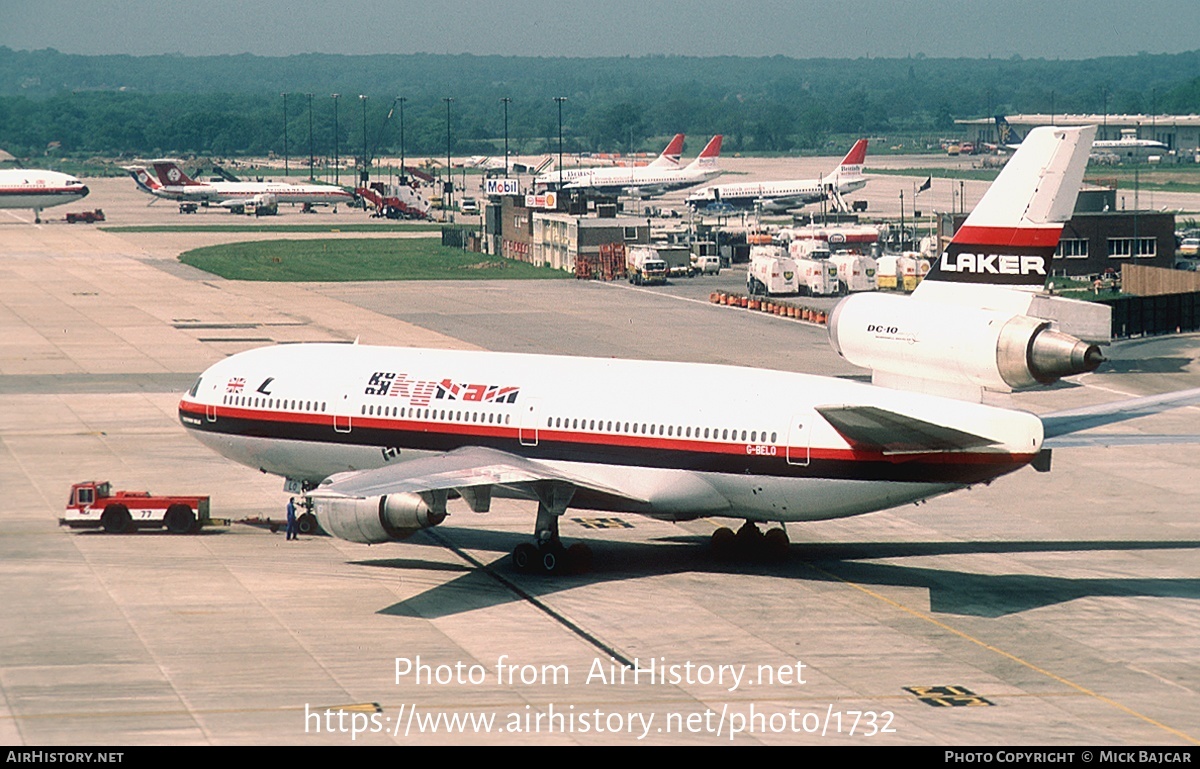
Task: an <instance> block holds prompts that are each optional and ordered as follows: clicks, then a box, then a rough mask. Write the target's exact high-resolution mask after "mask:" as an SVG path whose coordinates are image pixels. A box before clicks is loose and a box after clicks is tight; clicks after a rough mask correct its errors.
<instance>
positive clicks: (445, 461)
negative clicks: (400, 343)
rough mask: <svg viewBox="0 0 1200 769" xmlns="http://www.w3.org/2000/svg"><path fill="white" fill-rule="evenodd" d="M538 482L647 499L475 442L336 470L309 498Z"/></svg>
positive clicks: (372, 495)
mask: <svg viewBox="0 0 1200 769" xmlns="http://www.w3.org/2000/svg"><path fill="white" fill-rule="evenodd" d="M538 481H559V482H562V483H569V484H571V485H573V486H576V487H578V488H582V489H588V490H590V491H594V492H597V493H600V494H606V495H609V496H612V497H615V498H619V499H624V500H628V501H631V502H637V503H642V504H645V503H647V500H645V499H639V498H637V497H632V496H630V495H629V494H627V493H624V492H621V491H618V490H616V489H612V488H609V487H607V486H604V485H601V484H597V483H594V482H592V481H590V480H588V479H585V478H581V477H577V476H575V475H573V474H571V473H565V472H561V471H559V470H556V469H554V468H552V467H550V466H549V465H546V464H543V463H541V462H537V461H535V460H532V459H525V458H524V457H520V456H517V455H516V454H509V453H507V452H504V451H496V450H495V449H486V448H481V447H477V446H468V447H466V448H462V449H458V450H456V451H451V452H448V453H446V454H439V455H437V456H432V457H423V458H421V459H413V460H409V461H407V462H399V463H396V464H392V465H387V466H386V467H380V468H377V469H374V470H355V471H350V472H345V473H337V474H336V475H332V476H330V477H329V478H327V479H326V480H325V481H323V482H322V483H321V485H320V486H319V487H317V489H316V490H315V491H314V492H313V493H312V496H314V497H321V496H337V497H360V498H364V499H365V498H367V497H377V496H381V495H383V494H401V493H406V492H422V491H438V490H444V489H458V488H469V487H472V486H506V487H509V488H516V489H522V488H525V487H526V486H527V485H528V484H532V483H536V482H538Z"/></svg>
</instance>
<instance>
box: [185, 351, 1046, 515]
mask: <svg viewBox="0 0 1200 769" xmlns="http://www.w3.org/2000/svg"><path fill="white" fill-rule="evenodd" d="M699 381H702V382H704V387H696V386H695V383H696V382H699ZM848 404H849V405H854V406H858V407H863V406H870V407H877V408H879V409H881V410H883V411H886V412H888V413H900V414H904V415H906V416H908V417H911V418H912V419H913V420H919V421H921V422H926V423H937V424H938V425H946V426H947V427H948V429H955V430H961V431H962V432H964V433H971V434H973V435H982V436H986V437H987V438H988V439H989V441H990V442H991V443H990V445H988V446H986V447H984V448H980V449H977V450H970V451H962V450H957V451H940V452H939V451H928V450H921V451H910V452H905V451H903V450H900V451H883V450H879V449H878V448H873V449H872V448H863V447H862V446H854V445H851V443H849V442H848V441H847V440H846V439H845V438H843V437H842V435H841V434H839V432H838V431H837V430H835V429H834V427H833V426H832V425H831V424H830V423H829V422H828V421H826V419H825V418H824V417H822V415H821V414H820V413H818V412H817V411H816V408H817V407H830V406H832V407H838V406H844V405H848ZM179 415H180V419H181V421H182V422H183V424H184V426H185V427H186V428H188V429H189V430H190V431H191V432H192V433H193V434H195V435H196V437H197V438H199V439H200V440H201V441H202V442H204V443H205V444H207V445H208V446H210V447H211V448H213V449H214V450H216V451H218V452H219V453H221V454H223V455H225V456H226V457H229V458H230V459H233V460H235V461H237V462H240V463H242V464H245V465H248V466H250V467H254V468H257V469H261V470H263V471H265V472H268V473H274V474H277V475H281V476H284V477H285V478H289V479H292V480H295V481H302V482H305V483H306V484H308V485H309V486H315V485H316V484H317V483H319V482H321V481H322V480H324V479H326V478H328V477H329V476H331V475H334V474H335V473H339V472H345V471H359V470H371V469H375V468H381V467H384V466H387V465H394V464H399V463H403V462H405V461H407V460H412V459H417V458H421V457H427V456H436V455H442V454H445V453H446V452H451V451H454V450H456V449H461V448H463V447H479V448H485V449H491V450H496V451H499V452H505V453H506V454H509V455H515V456H517V457H521V458H524V459H527V460H532V461H534V462H537V463H541V464H545V465H548V466H550V467H553V468H556V469H557V470H559V471H562V472H563V473H564V474H567V475H570V476H571V477H573V478H576V479H582V482H581V483H579V484H578V488H577V490H576V491H575V494H574V498H573V499H572V501H571V506H572V507H585V508H598V509H605V510H614V511H623V512H632V513H640V514H644V515H650V516H654V517H660V518H665V519H671V520H686V519H690V518H696V517H699V516H707V515H715V516H722V515H724V516H730V517H734V518H742V519H746V520H755V521H802V520H817V519H825V518H835V517H842V516H849V515H857V514H860V513H865V512H870V511H874V510H880V509H884V508H888V507H893V506H895V505H898V504H903V503H906V502H911V501H914V500H919V499H923V498H927V497H930V496H934V495H937V494H941V493H945V492H948V491H951V490H953V489H956V488H960V487H962V486H965V485H970V484H974V483H979V482H986V481H990V480H991V479H993V478H995V477H998V476H1000V475H1003V474H1006V473H1009V472H1012V471H1013V470H1016V469H1018V468H1020V467H1022V466H1023V465H1025V464H1027V463H1028V462H1030V461H1031V460H1032V459H1033V457H1034V456H1035V455H1036V454H1037V453H1038V451H1039V449H1040V447H1041V437H1042V431H1041V422H1040V421H1039V420H1038V419H1037V418H1036V417H1035V416H1033V415H1031V414H1027V413H1024V412H1017V411H1008V410H1003V409H996V408H992V407H988V406H982V405H979V404H973V403H964V402H961V401H954V400H949V399H943V398H934V397H927V396H922V395H917V394H913V393H903V392H897V391H892V390H887V389H883V388H879V387H874V386H871V385H866V384H862V383H858V382H850V381H843V380H839V379H831V378H825V377H816V376H810V375H803V374H794V373H788V372H780V371H770V370H763V369H748V368H739V367H734V366H718V365H708V364H695V363H673V362H657V361H631V360H617V359H598V358H574V357H562V356H547V355H524V354H507V353H492V352H471V351H467V352H463V351H451V350H420V349H407V348H391V347H387V348H385V347H369V346H360V345H329V344H304V345H284V346H277V347H270V348H262V349H259V350H251V351H248V352H244V353H240V354H237V355H234V356H232V357H230V358H228V359H226V360H224V361H221V362H220V363H217V364H216V365H214V366H213V367H212V368H210V369H209V370H208V371H206V372H205V373H204V374H203V376H202V377H201V378H200V380H199V381H198V382H197V384H196V386H195V387H193V389H192V390H191V391H190V392H189V393H188V394H187V395H185V396H184V398H183V399H182V401H181V402H180V405H179ZM463 485H469V484H466V483H464V484H463ZM499 485H500V486H501V488H498V489H497V492H496V493H497V496H503V495H504V492H505V489H504V488H503V484H499ZM606 490H612V493H609V492H608V491H606ZM509 491H511V489H509ZM510 495H512V496H525V497H528V496H529V495H528V494H526V493H519V492H518V493H515V494H510Z"/></svg>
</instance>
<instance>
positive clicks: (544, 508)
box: [512, 481, 592, 574]
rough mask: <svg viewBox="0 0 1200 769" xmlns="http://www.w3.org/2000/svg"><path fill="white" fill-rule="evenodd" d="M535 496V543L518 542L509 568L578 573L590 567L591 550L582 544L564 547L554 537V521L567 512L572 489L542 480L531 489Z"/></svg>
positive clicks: (556, 522)
mask: <svg viewBox="0 0 1200 769" xmlns="http://www.w3.org/2000/svg"><path fill="white" fill-rule="evenodd" d="M534 493H536V494H537V497H538V512H537V523H536V524H535V526H534V532H533V537H534V540H535V541H536V544H534V543H529V542H522V543H521V544H519V545H517V546H516V547H515V548H513V551H512V562H513V567H514V568H515V569H516V570H517V571H518V572H519V573H521V574H578V573H580V572H585V571H587V570H589V569H590V568H591V567H592V549H591V548H590V547H588V546H587V545H585V544H583V543H582V542H577V543H575V544H574V545H571V546H570V547H564V546H563V543H562V540H560V539H559V537H558V519H559V518H561V517H562V514H563V513H565V512H566V511H567V505H568V504H569V503H570V502H571V497H572V496H574V494H575V487H574V486H572V485H570V484H567V483H560V482H557V481H545V482H541V483H539V484H537V485H536V486H535V487H534Z"/></svg>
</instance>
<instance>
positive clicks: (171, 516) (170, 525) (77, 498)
mask: <svg viewBox="0 0 1200 769" xmlns="http://www.w3.org/2000/svg"><path fill="white" fill-rule="evenodd" d="M58 523H59V525H60V526H70V527H71V528H72V529H104V531H106V532H108V533H109V534H122V533H124V532H127V531H134V530H136V529H160V528H163V527H166V529H167V531H169V532H171V533H172V534H191V533H194V532H197V531H199V530H200V528H201V527H202V526H212V525H228V521H219V520H216V519H213V518H210V517H209V515H208V497H189V496H174V497H158V496H151V494H150V492H148V491H117V492H114V491H113V490H112V486H111V484H109V482H108V481H101V482H97V481H85V482H83V483H76V484H74V485H72V486H71V498H70V499H68V500H67V510H66V515H65V516H64V517H62V518H60V519H59V520H58Z"/></svg>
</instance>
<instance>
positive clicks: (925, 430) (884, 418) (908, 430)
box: [817, 405, 995, 454]
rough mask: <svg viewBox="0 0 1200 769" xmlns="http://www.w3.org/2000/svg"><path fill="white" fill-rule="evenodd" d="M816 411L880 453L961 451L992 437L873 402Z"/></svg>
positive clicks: (990, 442)
mask: <svg viewBox="0 0 1200 769" xmlns="http://www.w3.org/2000/svg"><path fill="white" fill-rule="evenodd" d="M817 413H818V414H820V415H821V416H823V417H824V418H825V421H826V422H828V423H829V424H831V425H833V429H835V430H837V431H838V433H839V434H841V436H842V437H843V438H845V439H846V440H847V441H849V442H850V443H851V444H852V445H853V446H854V447H855V448H860V449H867V450H871V451H882V452H883V453H884V454H913V453H921V452H933V451H965V450H967V449H978V448H982V447H984V446H991V445H994V444H995V441H993V440H991V439H990V438H985V437H983V436H981V435H975V434H974V433H968V432H964V431H962V430H955V429H954V428H952V427H946V426H945V425H939V424H935V423H933V422H926V421H925V420H922V419H917V418H915V417H910V416H906V415H904V414H899V413H896V412H895V411H888V410H887V409H881V408H878V407H876V406H832V405H831V406H817Z"/></svg>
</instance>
